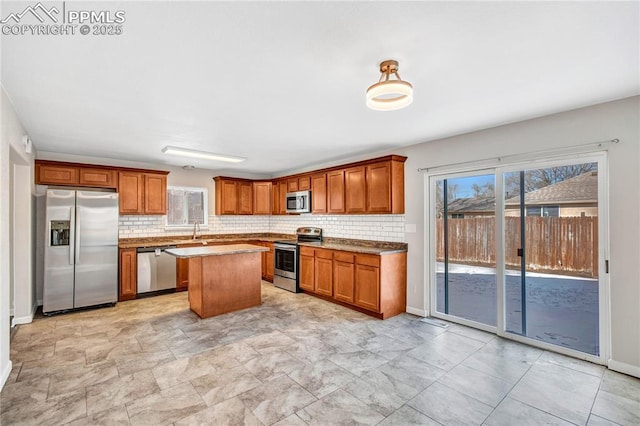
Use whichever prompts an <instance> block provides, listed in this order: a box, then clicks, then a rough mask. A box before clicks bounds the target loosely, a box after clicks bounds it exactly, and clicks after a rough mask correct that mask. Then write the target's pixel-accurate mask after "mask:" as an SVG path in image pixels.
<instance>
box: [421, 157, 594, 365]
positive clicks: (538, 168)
mask: <svg viewBox="0 0 640 426" xmlns="http://www.w3.org/2000/svg"><path fill="white" fill-rule="evenodd" d="M603 167H604V155H599V156H598V155H593V156H583V158H581V159H580V160H576V159H569V160H554V161H553V162H551V161H549V162H546V163H542V162H540V163H537V164H535V165H534V166H531V167H515V166H514V167H507V166H505V167H498V168H495V169H491V170H489V171H487V170H481V171H477V172H467V173H464V174H453V175H440V176H431V177H430V178H429V188H430V215H429V221H430V229H431V236H432V240H431V243H430V247H431V249H430V253H431V255H430V260H429V263H430V267H429V270H430V273H429V276H430V283H431V284H430V291H431V295H432V296H431V301H430V302H431V314H432V315H433V316H436V317H439V318H443V319H447V320H451V321H455V322H460V323H463V324H466V325H470V326H475V327H478V328H481V329H484V330H487V331H495V332H497V333H498V334H499V335H501V336H504V337H510V338H513V339H516V340H521V341H525V342H529V343H533V344H537V345H539V346H543V347H550V348H552V347H555V348H556V349H557V350H559V351H560V352H565V353H569V354H573V355H577V354H578V353H581V354H586V355H588V356H590V357H592V358H593V357H596V358H599V359H600V358H601V348H600V341H601V335H602V332H601V330H602V319H603V318H604V317H603V315H602V312H603V307H604V306H605V305H604V302H603V298H602V296H601V295H602V290H603V288H604V285H605V282H604V280H603V279H602V271H601V269H602V268H603V266H604V262H603V261H602V259H603V255H604V244H603V242H604V240H606V238H605V234H604V233H603V229H602V221H603V217H602V216H603V212H604V211H605V209H603V208H602V207H603V206H602V203H601V199H602V197H603V191H602V189H603V188H601V185H602V184H601V182H603V181H604V180H603V176H602V173H603V170H604V169H603ZM605 229H606V228H605ZM536 342H537V343H536ZM551 345H552V346H551Z"/></svg>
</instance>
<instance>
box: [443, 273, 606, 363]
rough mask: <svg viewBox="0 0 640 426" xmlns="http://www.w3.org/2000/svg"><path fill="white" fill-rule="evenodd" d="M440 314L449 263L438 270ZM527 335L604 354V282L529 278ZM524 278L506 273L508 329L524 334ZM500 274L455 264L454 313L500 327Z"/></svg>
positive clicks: (562, 277)
mask: <svg viewBox="0 0 640 426" xmlns="http://www.w3.org/2000/svg"><path fill="white" fill-rule="evenodd" d="M437 283H438V285H437V295H438V297H437V310H438V311H439V312H444V264H443V263H438V265H437ZM526 290H527V291H526V298H525V300H526V316H527V318H526V325H527V329H526V333H524V334H526V335H527V336H528V337H531V338H534V339H537V340H542V341H544V342H548V343H552V344H555V345H559V346H563V347H566V348H570V349H575V350H578V351H582V352H587V353H590V354H598V353H599V342H598V280H595V279H590V278H581V277H571V276H566V275H552V274H540V273H530V272H528V273H527V284H526ZM521 300H522V298H521V289H520V273H519V272H518V271H506V299H505V303H506V306H505V307H506V309H505V311H506V324H507V330H508V331H511V332H514V333H518V334H523V333H522V305H521ZM496 301H497V299H496V276H495V269H493V268H486V267H478V266H469V265H461V264H449V314H451V315H455V316H459V317H462V318H466V319H470V320H473V321H477V322H480V323H483V324H488V325H493V326H495V325H496Z"/></svg>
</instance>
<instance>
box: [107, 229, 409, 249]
mask: <svg viewBox="0 0 640 426" xmlns="http://www.w3.org/2000/svg"><path fill="white" fill-rule="evenodd" d="M295 239H296V236H295V235H290V234H276V233H270V232H264V233H254V234H219V235H203V236H202V237H201V238H198V239H197V240H193V239H191V238H189V237H187V236H173V237H171V236H169V237H149V238H123V239H121V240H120V241H119V242H118V247H120V248H138V247H160V246H166V245H180V244H198V243H199V244H201V245H202V247H208V244H212V245H213V244H224V243H243V242H247V241H262V242H274V241H279V240H295ZM300 245H302V246H309V247H321V248H325V249H328V250H341V251H350V252H354V253H362V254H377V255H384V254H394V253H404V252H406V251H407V247H408V246H407V243H392V242H385V241H373V240H352V239H347V238H331V237H325V238H324V241H323V242H322V243H300ZM216 247H220V246H216ZM256 247H257V246H256ZM189 248H194V249H198V248H201V247H189Z"/></svg>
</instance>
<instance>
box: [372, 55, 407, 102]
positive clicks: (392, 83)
mask: <svg viewBox="0 0 640 426" xmlns="http://www.w3.org/2000/svg"><path fill="white" fill-rule="evenodd" d="M380 74H381V75H380V80H379V81H378V82H377V83H376V84H373V85H371V86H369V88H368V89H367V106H368V107H369V108H371V109H375V110H378V111H392V110H394V109H400V108H404V107H406V106H407V105H409V104H410V103H411V102H413V86H412V85H411V83H408V82H406V81H403V80H402V79H401V78H400V75H399V74H398V61H394V60H392V59H390V60H388V61H383V62H381V63H380ZM391 74H393V75H394V76H395V78H396V80H390V79H389V77H390V76H391Z"/></svg>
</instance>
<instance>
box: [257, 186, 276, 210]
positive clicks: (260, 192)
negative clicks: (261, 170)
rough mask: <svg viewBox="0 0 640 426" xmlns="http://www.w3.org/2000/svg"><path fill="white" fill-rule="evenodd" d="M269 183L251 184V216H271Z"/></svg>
mask: <svg viewBox="0 0 640 426" xmlns="http://www.w3.org/2000/svg"><path fill="white" fill-rule="evenodd" d="M271 211H272V209H271V182H253V214H271Z"/></svg>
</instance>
